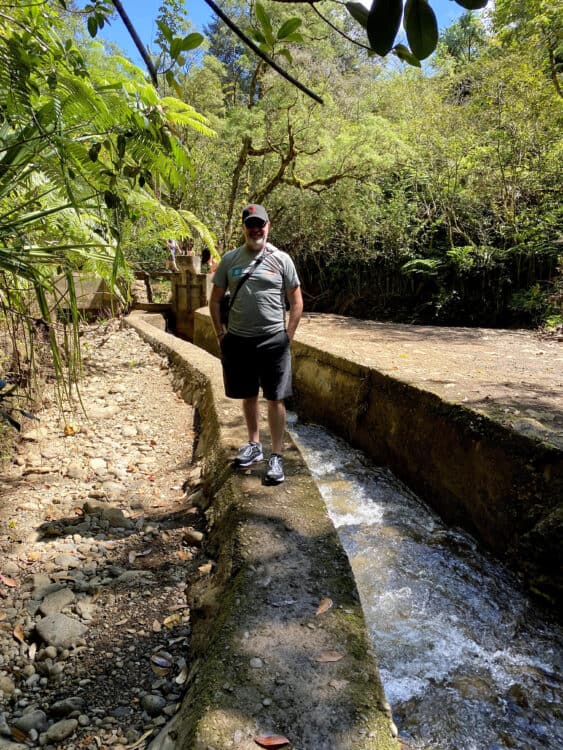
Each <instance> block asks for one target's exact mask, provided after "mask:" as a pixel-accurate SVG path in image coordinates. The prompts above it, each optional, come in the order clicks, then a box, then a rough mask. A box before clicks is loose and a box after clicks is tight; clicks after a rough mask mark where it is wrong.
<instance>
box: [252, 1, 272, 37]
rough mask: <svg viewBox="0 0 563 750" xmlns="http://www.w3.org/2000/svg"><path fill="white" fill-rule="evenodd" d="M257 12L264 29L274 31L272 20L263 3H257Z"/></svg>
mask: <svg viewBox="0 0 563 750" xmlns="http://www.w3.org/2000/svg"><path fill="white" fill-rule="evenodd" d="M255 13H256V18H257V19H258V21H259V22H260V25H261V26H262V28H263V29H264V31H266V32H267V31H270V32H271V31H272V21H271V20H270V16H269V15H268V14H267V13H266V10H265V8H264V6H263V5H262V3H256V7H255Z"/></svg>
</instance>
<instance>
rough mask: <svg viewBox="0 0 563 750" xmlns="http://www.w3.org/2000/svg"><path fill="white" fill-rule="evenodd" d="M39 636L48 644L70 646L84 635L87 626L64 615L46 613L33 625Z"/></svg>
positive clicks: (62, 646)
mask: <svg viewBox="0 0 563 750" xmlns="http://www.w3.org/2000/svg"><path fill="white" fill-rule="evenodd" d="M35 628H36V630H37V633H38V634H39V636H40V637H41V638H42V639H43V640H44V641H45V643H47V644H49V645H50V646H60V647H61V648H70V647H71V646H75V645H76V643H77V642H78V641H79V640H80V639H81V638H83V637H84V635H85V634H86V632H87V630H88V628H87V627H86V626H85V625H83V624H82V623H80V622H78V620H73V619H72V618H70V617H67V616H66V615H62V614H57V615H48V616H47V617H44V618H43V619H42V620H40V621H39V622H38V623H37V625H36V626H35Z"/></svg>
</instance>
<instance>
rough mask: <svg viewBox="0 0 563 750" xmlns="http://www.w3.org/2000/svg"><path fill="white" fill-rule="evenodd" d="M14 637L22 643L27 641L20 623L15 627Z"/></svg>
mask: <svg viewBox="0 0 563 750" xmlns="http://www.w3.org/2000/svg"><path fill="white" fill-rule="evenodd" d="M14 638H15V639H16V640H17V641H19V642H20V643H25V635H24V634H23V628H22V626H21V625H20V624H19V623H18V624H17V625H16V627H15V628H14Z"/></svg>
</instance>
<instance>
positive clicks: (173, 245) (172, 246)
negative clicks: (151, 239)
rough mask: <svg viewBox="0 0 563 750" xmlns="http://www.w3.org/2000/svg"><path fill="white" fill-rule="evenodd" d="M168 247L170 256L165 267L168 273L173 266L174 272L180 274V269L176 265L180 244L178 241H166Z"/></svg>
mask: <svg viewBox="0 0 563 750" xmlns="http://www.w3.org/2000/svg"><path fill="white" fill-rule="evenodd" d="M166 247H167V248H168V252H169V253H170V254H169V255H168V257H167V258H166V263H165V265H164V268H165V270H166V271H169V270H170V266H172V270H173V271H176V273H178V272H179V268H178V266H177V265H176V253H177V252H178V243H177V242H176V240H166Z"/></svg>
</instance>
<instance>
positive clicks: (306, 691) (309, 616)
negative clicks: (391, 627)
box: [130, 316, 399, 750]
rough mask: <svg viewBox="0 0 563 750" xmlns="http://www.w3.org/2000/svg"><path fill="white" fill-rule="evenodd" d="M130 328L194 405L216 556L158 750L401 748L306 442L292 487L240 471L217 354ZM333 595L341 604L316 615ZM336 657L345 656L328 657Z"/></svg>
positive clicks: (289, 466)
mask: <svg viewBox="0 0 563 750" xmlns="http://www.w3.org/2000/svg"><path fill="white" fill-rule="evenodd" d="M130 323H131V324H132V325H133V326H134V327H135V328H136V329H137V330H138V332H139V333H140V334H141V335H142V336H143V338H145V339H146V340H148V341H149V342H150V343H151V344H152V346H153V347H155V348H156V349H157V350H159V351H161V352H162V353H163V354H165V355H166V356H168V358H169V359H170V362H171V364H172V366H173V368H174V384H175V387H176V388H177V389H178V392H181V393H182V395H183V397H184V398H186V399H187V400H189V401H190V403H193V404H194V406H195V407H196V414H197V415H198V417H197V423H198V426H199V435H198V439H197V445H196V453H197V455H198V456H199V457H200V460H201V462H202V467H203V474H202V480H203V493H202V502H203V503H204V504H205V505H206V506H207V511H206V516H207V519H208V522H209V528H208V542H207V549H206V551H208V552H213V554H214V555H216V562H217V565H216V569H215V572H214V575H213V576H211V577H210V579H209V581H208V582H207V583H206V584H202V585H201V586H196V587H194V588H193V589H192V591H191V592H190V604H191V608H192V622H193V643H192V670H191V672H190V675H189V680H188V690H187V694H186V697H185V699H184V701H183V703H182V707H181V709H180V711H179V713H178V714H177V715H176V716H175V717H174V719H173V720H172V722H171V723H170V724H169V725H168V726H167V727H165V729H163V731H162V732H161V734H160V735H159V736H158V738H157V739H156V740H154V741H153V743H152V744H151V750H170V749H171V748H185V749H186V750H208V748H215V749H216V750H223V748H235V747H236V748H237V749H239V750H250V748H252V749H253V750H254V748H255V747H256V744H255V743H254V741H253V737H254V736H255V735H257V734H264V733H277V734H284V735H286V736H287V737H288V738H289V739H290V740H291V743H292V744H291V747H295V748H300V750H329V749H330V750H352V749H353V750H398V747H399V743H398V740H397V739H396V736H395V735H396V730H395V729H394V726H393V723H392V720H391V715H390V709H389V706H388V704H387V703H386V700H385V696H384V693H383V688H382V685H381V681H380V678H379V675H378V672H377V667H376V663H375V659H374V656H373V647H372V645H371V643H370V639H369V636H368V633H367V629H366V626H365V622H364V619H363V613H362V610H361V607H360V603H359V597H358V593H357V590H356V586H355V582H354V579H353V575H352V572H351V569H350V566H349V563H348V560H347V557H346V555H345V553H344V551H343V549H342V547H341V545H340V543H339V540H338V537H337V535H336V532H335V530H334V528H333V526H332V523H331V522H330V519H329V518H328V515H327V512H326V508H325V506H324V503H323V502H322V499H321V497H320V495H319V493H318V490H317V488H316V486H315V484H314V482H313V481H312V479H311V477H310V476H309V473H308V471H307V469H306V467H305V465H304V463H303V461H302V459H301V456H300V454H299V452H298V451H297V449H296V448H295V446H291V447H290V449H289V450H288V451H287V453H286V475H287V481H286V483H285V484H284V485H282V486H280V487H266V486H263V485H262V484H261V482H260V477H259V476H258V474H257V472H256V471H255V470H254V469H253V470H250V471H248V472H246V473H243V474H235V473H233V472H232V470H231V469H230V468H229V461H230V459H231V457H232V455H233V452H234V449H235V448H236V447H237V446H238V445H239V444H240V443H242V442H244V439H245V435H244V432H243V427H242V424H241V421H242V420H241V418H240V415H239V405H238V404H234V405H233V403H232V402H230V401H228V400H226V399H225V398H224V397H223V395H222V394H223V388H222V378H221V374H220V367H219V363H218V362H217V360H216V359H215V358H214V357H211V356H210V355H209V354H208V353H207V352H204V351H202V350H201V349H198V348H197V347H194V346H192V345H190V344H187V343H185V342H181V341H178V340H176V339H174V338H173V337H171V336H169V335H167V334H165V333H163V332H161V331H155V329H152V328H151V327H150V325H148V324H147V323H146V322H143V321H142V319H140V318H139V316H135V317H134V318H133V320H131V321H130ZM327 597H329V598H330V599H331V600H332V602H333V606H332V607H331V608H329V609H328V610H327V611H326V612H324V613H322V614H319V615H317V614H316V612H317V608H318V606H319V603H320V602H321V601H322V600H323V599H324V598H327ZM334 651H337V652H339V654H341V655H342V658H341V659H339V660H338V661H334V662H333V661H325V660H324V655H325V654H327V653H330V652H334Z"/></svg>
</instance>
